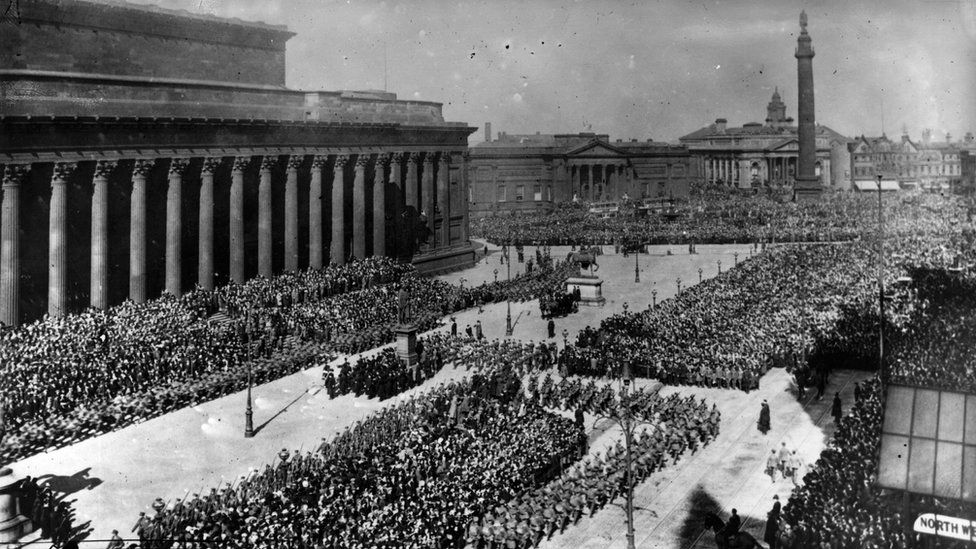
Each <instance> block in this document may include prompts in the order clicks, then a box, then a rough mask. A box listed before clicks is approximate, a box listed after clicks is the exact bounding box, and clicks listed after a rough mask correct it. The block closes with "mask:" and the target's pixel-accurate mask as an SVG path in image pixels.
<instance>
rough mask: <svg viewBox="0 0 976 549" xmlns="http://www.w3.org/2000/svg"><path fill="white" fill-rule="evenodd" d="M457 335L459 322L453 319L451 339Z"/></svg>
mask: <svg viewBox="0 0 976 549" xmlns="http://www.w3.org/2000/svg"><path fill="white" fill-rule="evenodd" d="M456 335H457V320H455V319H453V318H452V319H451V337H453V336H456Z"/></svg>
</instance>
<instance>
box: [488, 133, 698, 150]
mask: <svg viewBox="0 0 976 549" xmlns="http://www.w3.org/2000/svg"><path fill="white" fill-rule="evenodd" d="M595 149H601V150H604V151H607V152H611V153H616V154H619V155H622V156H626V155H632V154H648V153H661V152H668V151H680V152H686V151H687V148H686V147H685V146H684V145H672V144H668V143H664V142H658V141H650V140H648V141H637V140H630V141H624V140H621V139H618V140H616V141H611V140H610V139H609V137H608V136H607V135H606V134H595V133H578V134H541V133H540V134H506V133H500V134H498V139H496V140H494V141H486V142H482V143H478V144H476V145H474V146H472V147H471V154H473V155H476V156H477V155H481V154H495V153H510V154H520V155H531V154H553V155H577V154H586V152H588V151H593V150H595Z"/></svg>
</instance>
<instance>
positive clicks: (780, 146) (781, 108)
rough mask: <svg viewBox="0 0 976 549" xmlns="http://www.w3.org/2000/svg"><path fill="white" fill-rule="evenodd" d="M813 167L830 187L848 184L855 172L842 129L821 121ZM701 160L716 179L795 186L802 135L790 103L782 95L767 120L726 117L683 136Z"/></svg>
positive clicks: (701, 167)
mask: <svg viewBox="0 0 976 549" xmlns="http://www.w3.org/2000/svg"><path fill="white" fill-rule="evenodd" d="M815 141H816V145H817V154H816V161H815V164H814V172H815V174H816V175H817V177H819V178H820V181H821V185H823V186H824V187H826V188H835V189H847V188H849V187H850V174H849V173H848V172H847V170H846V169H845V168H844V167H845V166H847V165H848V162H847V158H846V157H847V143H848V142H849V141H850V140H849V139H848V138H846V137H844V136H843V135H841V134H839V133H837V132H835V131H834V130H832V129H830V128H828V127H827V126H823V125H817V126H816V133H815ZM679 142H681V143H682V144H684V145H687V146H688V150H689V152H690V153H691V155H692V157H693V158H694V159H695V161H696V163H697V164H698V170H699V171H700V172H701V173H702V175H703V177H704V180H705V181H706V182H708V183H712V184H721V185H726V186H728V187H737V188H740V189H750V188H759V187H788V188H792V187H793V184H794V183H795V181H796V176H797V166H798V161H799V160H798V155H799V139H798V136H797V127H796V126H794V125H793V119H792V118H789V117H787V116H786V105H785V104H784V103H783V100H782V98H781V97H780V95H779V90H778V89H777V90H776V91H774V92H773V97H772V99H770V101H769V104H768V105H767V106H766V121H765V124H760V123H759V122H749V123H746V124H743V125H742V126H741V127H729V125H728V121H727V120H726V119H725V118H719V119H717V120H715V123H714V124H710V125H708V126H706V127H704V128H702V129H700V130H697V131H694V132H692V133H690V134H688V135H685V136H683V137H681V138H680V139H679Z"/></svg>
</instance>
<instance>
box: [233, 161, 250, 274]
mask: <svg viewBox="0 0 976 549" xmlns="http://www.w3.org/2000/svg"><path fill="white" fill-rule="evenodd" d="M250 163H251V157H250V156H237V157H234V164H233V165H232V167H231V171H230V220H229V225H230V242H229V243H230V279H231V281H233V282H236V283H237V284H242V283H243V282H244V170H246V169H247V165H248V164H250Z"/></svg>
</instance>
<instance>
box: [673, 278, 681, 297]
mask: <svg viewBox="0 0 976 549" xmlns="http://www.w3.org/2000/svg"><path fill="white" fill-rule="evenodd" d="M674 283H675V284H676V285H677V286H678V293H679V294H680V293H681V277H680V276H679V277H678V278H676V279H674Z"/></svg>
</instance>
